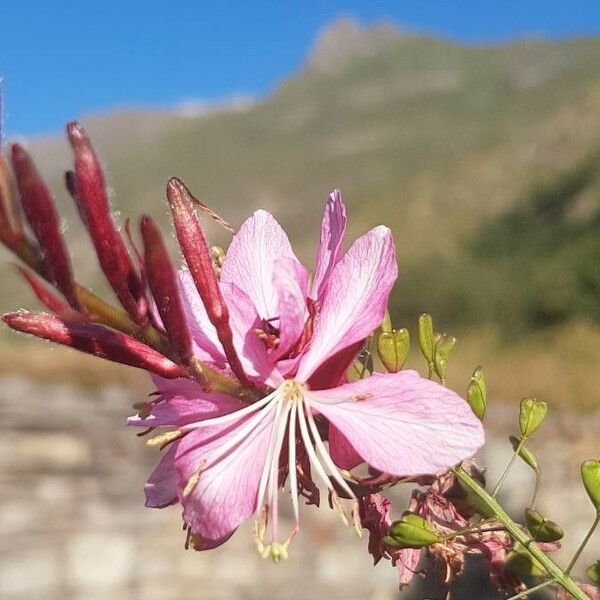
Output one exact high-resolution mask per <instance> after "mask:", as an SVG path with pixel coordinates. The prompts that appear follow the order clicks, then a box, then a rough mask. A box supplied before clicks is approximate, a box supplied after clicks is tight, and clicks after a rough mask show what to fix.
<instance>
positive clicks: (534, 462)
mask: <svg viewBox="0 0 600 600" xmlns="http://www.w3.org/2000/svg"><path fill="white" fill-rule="evenodd" d="M508 439H509V440H510V443H511V445H512V447H513V450H514V451H515V452H516V451H517V448H518V447H519V444H520V443H521V440H520V439H519V438H518V437H515V436H514V435H511V436H510V437H509V438H508ZM519 456H520V457H521V458H522V459H523V460H524V461H525V462H526V463H527V464H528V465H529V466H530V467H531V468H532V469H533V470H534V471H539V470H540V463H539V462H538V459H537V456H536V455H535V453H534V451H533V450H530V449H529V448H527V447H526V446H525V445H523V446H521V449H520V450H519Z"/></svg>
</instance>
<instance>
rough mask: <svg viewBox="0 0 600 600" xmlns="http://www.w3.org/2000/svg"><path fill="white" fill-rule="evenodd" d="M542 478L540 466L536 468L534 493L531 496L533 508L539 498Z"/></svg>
mask: <svg viewBox="0 0 600 600" xmlns="http://www.w3.org/2000/svg"><path fill="white" fill-rule="evenodd" d="M541 478H542V471H541V470H540V469H539V468H538V469H536V470H535V485H534V487H533V494H532V496H531V508H532V509H534V508H535V503H536V500H537V494H538V490H539V489H540V480H541Z"/></svg>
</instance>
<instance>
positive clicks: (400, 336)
mask: <svg viewBox="0 0 600 600" xmlns="http://www.w3.org/2000/svg"><path fill="white" fill-rule="evenodd" d="M409 350H410V334H409V333H408V329H398V330H396V329H392V330H391V331H390V332H387V331H384V332H383V333H380V334H379V336H378V338H377V354H379V358H380V359H381V362H382V363H383V365H384V366H385V368H386V369H387V371H388V373H397V372H398V371H400V370H401V369H402V367H403V366H404V363H405V362H406V359H407V358H408V352H409Z"/></svg>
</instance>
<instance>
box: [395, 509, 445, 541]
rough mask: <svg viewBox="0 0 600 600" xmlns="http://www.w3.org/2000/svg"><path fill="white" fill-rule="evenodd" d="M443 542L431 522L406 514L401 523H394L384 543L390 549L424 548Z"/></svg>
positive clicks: (409, 513) (412, 514)
mask: <svg viewBox="0 0 600 600" xmlns="http://www.w3.org/2000/svg"><path fill="white" fill-rule="evenodd" d="M441 540H442V538H441V536H440V534H439V533H438V532H437V531H436V530H435V529H434V528H433V525H432V524H431V523H429V521H426V520H425V519H423V518H422V517H419V515H415V514H414V513H411V512H405V513H404V514H403V515H402V518H401V519H400V520H399V521H396V522H394V523H392V526H391V527H390V531H389V534H388V535H387V536H386V537H385V538H384V539H383V543H384V544H385V545H386V546H388V547H390V548H424V547H425V546H430V545H431V544H436V543H438V542H440V541H441Z"/></svg>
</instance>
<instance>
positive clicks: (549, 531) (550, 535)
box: [525, 508, 565, 542]
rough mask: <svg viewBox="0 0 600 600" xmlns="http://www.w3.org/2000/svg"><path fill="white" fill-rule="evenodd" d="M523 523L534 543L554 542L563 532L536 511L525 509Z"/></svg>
mask: <svg viewBox="0 0 600 600" xmlns="http://www.w3.org/2000/svg"><path fill="white" fill-rule="evenodd" d="M525 523H527V529H529V532H530V533H531V536H532V537H533V539H534V540H535V541H536V542H556V541H558V540H560V539H561V538H562V537H563V536H564V535H565V532H564V531H563V530H562V529H561V528H560V527H559V526H558V525H557V524H556V523H554V522H553V521H549V520H548V519H546V518H545V517H544V516H543V515H541V514H540V513H539V512H538V511H537V510H533V509H532V508H526V509H525Z"/></svg>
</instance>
